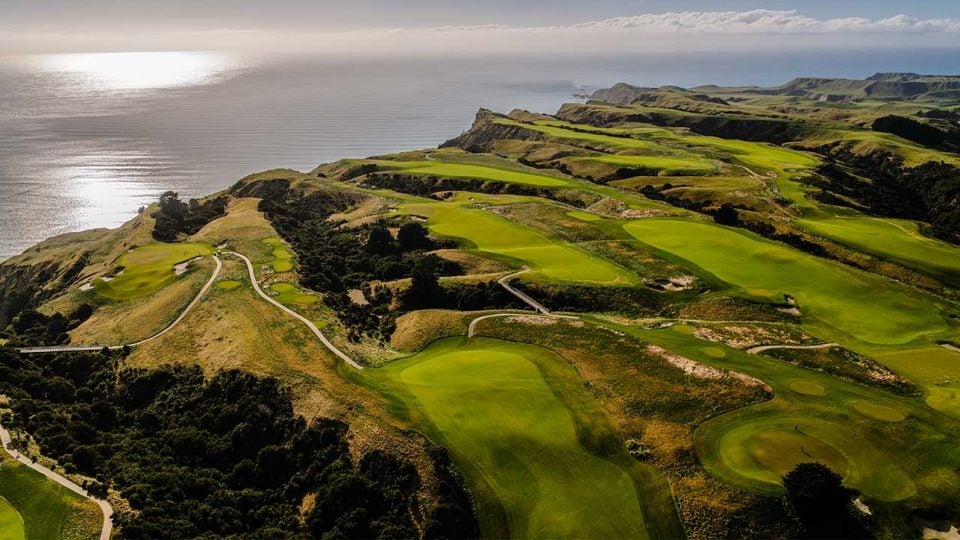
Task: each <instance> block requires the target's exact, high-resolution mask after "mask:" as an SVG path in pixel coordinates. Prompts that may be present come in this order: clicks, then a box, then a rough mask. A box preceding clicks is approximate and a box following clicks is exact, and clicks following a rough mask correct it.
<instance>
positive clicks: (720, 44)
mask: <svg viewBox="0 0 960 540" xmlns="http://www.w3.org/2000/svg"><path fill="white" fill-rule="evenodd" d="M835 46H847V47H882V46H885V47H909V46H960V2H957V1H956V0H916V1H913V2H910V1H895V0H829V1H826V0H805V1H802V2H798V1H788V0H766V1H762V2H756V1H746V0H482V1H481V0H475V1H466V0H459V1H456V0H447V1H441V0H390V1H388V0H336V1H330V0H267V1H264V0H260V1H254V0H162V1H160V0H155V1H144V0H44V1H42V2H41V1H37V0H0V53H31V52H73V51H76V52H94V51H124V50H182V49H241V50H263V51H270V50H278V51H313V52H324V51H326V52H350V51H352V52H369V53H377V52H430V51H434V52H436V51H443V52H448V53H449V52H457V51H477V52H504V53H510V52H518V51H529V52H551V51H563V52H576V51H580V52H603V51H614V50H623V49H626V48H632V47H642V48H653V49H676V48H690V49H696V48H710V49H713V48H736V47H743V48H753V47H784V48H785V47H835Z"/></svg>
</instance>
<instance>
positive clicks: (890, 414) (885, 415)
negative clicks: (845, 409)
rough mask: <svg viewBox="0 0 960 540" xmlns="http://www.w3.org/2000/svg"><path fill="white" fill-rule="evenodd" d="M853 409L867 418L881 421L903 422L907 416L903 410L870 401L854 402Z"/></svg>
mask: <svg viewBox="0 0 960 540" xmlns="http://www.w3.org/2000/svg"><path fill="white" fill-rule="evenodd" d="M853 410H855V411H857V412H858V413H860V414H862V415H864V416H866V417H867V418H872V419H874V420H880V421H881V422H901V421H903V420H906V418H907V415H906V413H904V412H903V411H899V410H897V409H894V408H893V407H887V406H886V405H880V404H879V403H873V402H870V401H855V402H853Z"/></svg>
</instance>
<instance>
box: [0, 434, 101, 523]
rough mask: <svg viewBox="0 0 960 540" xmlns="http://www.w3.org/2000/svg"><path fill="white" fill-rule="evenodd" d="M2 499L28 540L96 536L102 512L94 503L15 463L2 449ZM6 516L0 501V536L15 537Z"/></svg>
mask: <svg viewBox="0 0 960 540" xmlns="http://www.w3.org/2000/svg"><path fill="white" fill-rule="evenodd" d="M3 500H6V502H7V503H8V504H9V505H10V507H12V508H13V509H14V510H15V511H16V513H17V514H19V515H18V516H17V520H18V521H19V520H20V519H22V520H23V521H22V530H23V531H24V533H25V535H26V538H28V539H30V540H58V539H63V538H70V539H72V538H76V539H93V538H99V536H100V526H101V524H102V516H101V513H100V509H99V508H98V507H97V505H95V504H94V503H93V502H91V501H88V500H86V499H84V498H83V497H80V496H79V495H77V494H75V493H73V492H72V491H70V490H68V489H67V488H65V487H63V486H61V485H59V484H57V483H56V482H53V481H52V480H49V479H47V478H45V477H44V476H43V475H41V474H40V473H38V472H36V471H34V470H32V469H30V468H29V467H26V466H25V465H22V464H21V463H18V462H17V461H15V460H14V459H13V458H11V457H10V456H8V455H6V453H5V452H4V453H3V457H2V458H0V502H2V501H3ZM5 516H6V518H5ZM10 519H11V518H10V516H9V512H5V511H4V508H3V505H2V504H0V538H3V539H4V540H6V539H7V538H17V536H16V535H15V534H16V527H15V526H12V525H11V523H12V522H11V521H10ZM5 527H6V528H5ZM8 533H10V535H9V536H8Z"/></svg>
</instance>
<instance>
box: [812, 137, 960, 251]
mask: <svg viewBox="0 0 960 540" xmlns="http://www.w3.org/2000/svg"><path fill="white" fill-rule="evenodd" d="M823 153H825V154H829V157H828V158H827V160H826V161H825V162H824V164H823V165H821V166H820V167H819V168H818V171H817V172H818V173H819V175H820V176H819V178H812V179H810V180H809V182H810V183H811V184H813V185H815V186H817V187H819V188H821V190H822V192H821V193H820V194H819V195H817V196H816V197H817V199H818V200H822V201H824V202H829V203H831V204H843V205H845V206H850V205H851V204H850V203H849V202H847V200H853V201H856V204H857V205H859V206H858V208H859V209H861V210H866V211H868V212H869V213H871V214H873V215H877V216H884V217H894V218H903V219H913V220H918V221H925V222H927V223H929V224H930V231H929V232H930V233H931V234H932V235H933V236H936V237H937V238H940V239H942V240H946V241H948V242H953V243H957V242H958V241H960V169H957V168H956V167H954V166H952V165H949V164H947V163H940V162H928V163H924V164H923V165H920V166H918V167H913V168H909V167H904V166H903V163H902V160H901V159H899V158H896V157H893V156H891V155H889V154H884V153H879V152H878V153H874V154H870V155H866V156H862V155H857V154H854V153H852V152H849V151H846V150H833V149H826V150H824V151H823Z"/></svg>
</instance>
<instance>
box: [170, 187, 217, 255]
mask: <svg viewBox="0 0 960 540" xmlns="http://www.w3.org/2000/svg"><path fill="white" fill-rule="evenodd" d="M226 209H227V198H226V197H223V196H221V197H217V198H216V199H212V200H209V201H206V202H203V203H201V202H200V201H198V200H197V199H190V202H186V203H185V202H183V201H181V200H180V195H179V194H177V193H176V192H174V191H167V192H165V193H164V194H163V195H160V200H159V209H158V210H157V211H156V212H154V214H153V219H154V220H155V221H156V223H155V224H154V226H153V238H154V239H156V240H158V241H160V242H174V241H176V239H177V237H178V236H179V235H181V234H186V235H190V234H194V233H196V232H197V231H199V230H200V229H202V228H203V226H204V225H206V224H207V223H210V222H211V221H213V220H214V219H216V218H218V217H220V216H222V215H224V213H225V212H226Z"/></svg>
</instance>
